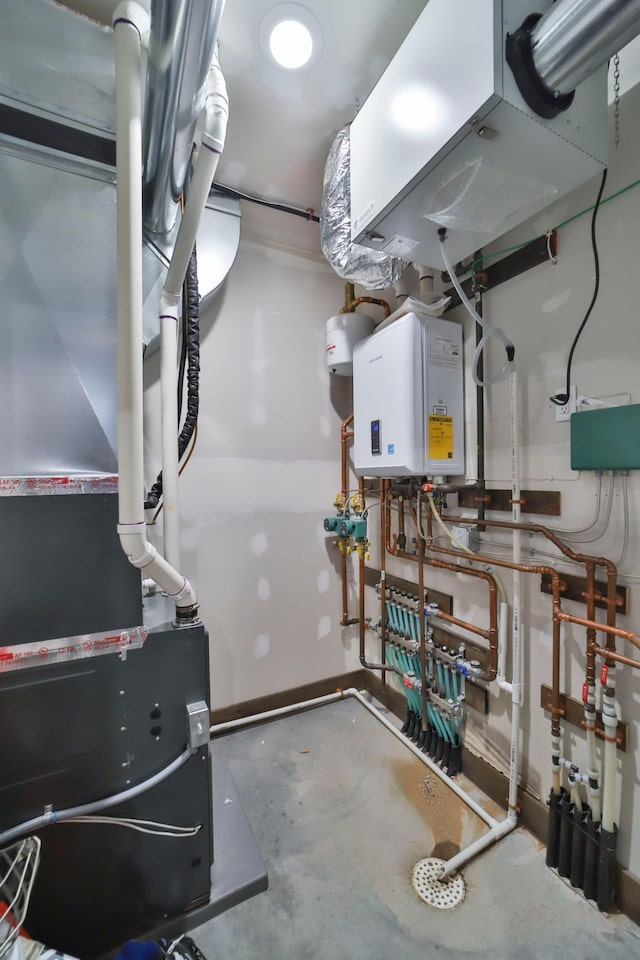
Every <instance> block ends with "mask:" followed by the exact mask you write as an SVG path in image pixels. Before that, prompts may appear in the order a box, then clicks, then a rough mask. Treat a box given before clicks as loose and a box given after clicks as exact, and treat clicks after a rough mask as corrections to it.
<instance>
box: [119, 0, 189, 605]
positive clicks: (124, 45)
mask: <svg viewBox="0 0 640 960" xmlns="http://www.w3.org/2000/svg"><path fill="white" fill-rule="evenodd" d="M148 26H149V17H148V14H147V12H146V10H144V9H143V7H141V6H140V5H139V4H138V3H135V2H131V0H125V2H123V3H120V4H119V5H118V6H117V7H116V9H115V11H114V15H113V27H114V33H115V52H116V177H117V182H116V197H117V218H116V223H117V227H116V233H117V260H116V263H117V278H118V283H117V300H116V309H117V318H118V474H119V484H118V535H119V537H120V543H121V545H122V549H123V550H124V552H125V554H126V555H127V558H128V559H129V562H130V563H131V564H133V566H134V567H138V568H140V569H143V570H144V571H145V576H147V577H151V579H153V580H155V582H156V583H157V584H158V586H159V587H160V588H161V589H162V590H164V591H165V593H166V594H167V595H168V596H169V597H170V598H171V599H172V600H173V601H174V602H175V604H176V607H179V608H185V607H194V606H195V603H196V597H195V593H194V591H193V588H192V587H191V584H190V583H189V581H188V580H187V579H186V578H185V577H183V576H182V574H180V573H178V571H177V570H175V569H174V568H173V567H172V566H171V565H170V564H168V563H167V562H166V561H165V560H163V559H162V557H160V556H159V555H158V553H157V551H156V549H155V547H154V546H153V545H152V544H150V543H149V541H148V540H147V537H146V525H145V519H144V500H143V493H144V461H143V411H142V396H143V379H142V124H141V115H142V73H141V55H140V48H141V43H142V38H143V37H144V36H145V35H146V33H147V31H148Z"/></svg>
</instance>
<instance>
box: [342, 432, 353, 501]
mask: <svg viewBox="0 0 640 960" xmlns="http://www.w3.org/2000/svg"><path fill="white" fill-rule="evenodd" d="M352 423H353V414H351V416H350V417H347V419H346V420H343V421H342V426H341V427H340V453H341V458H340V459H341V468H342V470H341V474H340V482H341V484H342V496H343V497H344V498H345V499H346V498H347V497H348V496H349V471H348V469H347V440H349V439H350V438H351V437H352V436H353V431H352V430H349V429H348V428H349V426H350V424H352Z"/></svg>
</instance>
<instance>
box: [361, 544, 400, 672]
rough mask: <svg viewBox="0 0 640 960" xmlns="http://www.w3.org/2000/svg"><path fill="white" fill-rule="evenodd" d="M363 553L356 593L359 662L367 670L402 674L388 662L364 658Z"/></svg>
mask: <svg viewBox="0 0 640 960" xmlns="http://www.w3.org/2000/svg"><path fill="white" fill-rule="evenodd" d="M364 570H365V563H364V554H363V553H361V554H360V563H359V572H360V590H359V594H358V600H359V619H360V631H359V632H360V663H361V665H362V666H363V667H366V669H367V670H382V672H383V674H384V673H387V672H388V671H391V672H392V673H396V674H397V675H398V676H399V677H401V676H402V670H398V668H397V667H392V666H391V665H390V664H388V663H368V662H367V658H366V653H365V649H364V635H365V629H366V624H365V619H364Z"/></svg>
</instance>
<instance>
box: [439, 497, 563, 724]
mask: <svg viewBox="0 0 640 960" xmlns="http://www.w3.org/2000/svg"><path fill="white" fill-rule="evenodd" d="M447 519H449V518H448V517H443V520H447ZM471 522H472V523H475V524H477V523H478V520H472V521H471ZM480 522H481V523H483V524H485V525H492V524H493V523H500V524H501V523H503V522H504V523H506V522H507V521H500V520H498V521H491V520H487V519H486V517H483V519H482V521H480ZM510 526H511V525H510ZM520 526H521V525H520V524H516V523H514V524H513V525H512V526H511V529H513V528H516V529H517V528H519V527H520ZM427 533H428V541H427V542H428V544H429V549H430V550H433V551H435V552H437V553H444V554H446V555H447V556H459V555H460V554H459V551H457V550H450V549H448V548H446V547H439V546H436V544H435V543H434V540H433V520H432V517H431V512H430V511H429V515H428V517H427ZM474 557H475V558H476V559H477V560H479V561H480V562H483V563H490V564H491V565H492V566H497V567H505V568H506V569H508V570H520V571H521V572H522V573H536V574H543V573H546V574H547V575H548V576H550V578H551V595H552V607H553V645H552V655H551V674H552V679H551V732H552V735H553V736H558V737H559V736H560V715H561V713H562V710H561V707H560V621H559V619H556V613H557V612H558V611H559V610H560V596H561V594H560V587H561V582H560V575H559V573H558V571H557V570H555V569H554V568H553V567H547V566H544V565H543V564H535V565H533V564H532V565H527V564H525V563H514V562H513V561H512V560H501V559H499V558H497V557H487V556H483V555H482V554H481V553H474Z"/></svg>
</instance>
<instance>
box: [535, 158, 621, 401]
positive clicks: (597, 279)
mask: <svg viewBox="0 0 640 960" xmlns="http://www.w3.org/2000/svg"><path fill="white" fill-rule="evenodd" d="M606 182H607V168H606V167H605V168H604V170H603V171H602V180H601V182H600V189H599V190H598V196H597V199H596V203H595V206H594V208H593V215H592V217H591V248H592V250H593V262H594V265H595V272H596V277H595V283H594V285H593V296H592V297H591V303H590V304H589V306H588V307H587V312H586V313H585V315H584V319H583V321H582V323H581V324H580V326H579V328H578V332H577V333H576V335H575V337H574V338H573V343H572V344H571V350H570V351H569V359H568V360H567V387H566V392H565V393H557V394H556V395H555V396H554V397H549V399H550V400H551V402H552V403H555V404H556V406H558V407H562V406H564V405H565V403H568V402H569V395H570V393H571V363H572V361H573V354H574V352H575V349H576V347H577V346H578V340H579V339H580V337H581V335H582V331H583V330H584V328H585V327H586V325H587V320H588V319H589V317H590V316H591V311H592V310H593V308H594V306H595V303H596V300H597V299H598V293H599V292H600V257H599V256H598V241H597V239H596V219H597V217H598V209H599V207H600V201H601V200H602V194H603V191H604V185H605V183H606Z"/></svg>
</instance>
